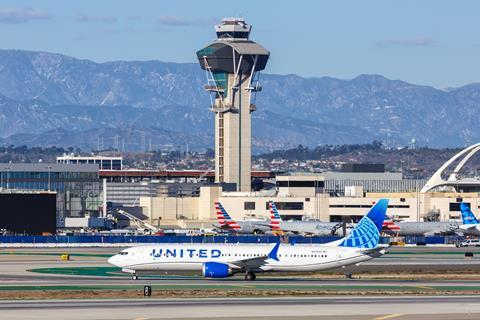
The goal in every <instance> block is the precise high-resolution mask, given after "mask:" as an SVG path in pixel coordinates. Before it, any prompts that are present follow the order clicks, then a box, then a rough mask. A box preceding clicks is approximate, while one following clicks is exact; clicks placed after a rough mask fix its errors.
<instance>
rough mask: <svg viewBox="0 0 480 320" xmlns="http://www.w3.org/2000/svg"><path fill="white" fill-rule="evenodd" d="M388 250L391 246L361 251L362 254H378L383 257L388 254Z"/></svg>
mask: <svg viewBox="0 0 480 320" xmlns="http://www.w3.org/2000/svg"><path fill="white" fill-rule="evenodd" d="M388 248H390V246H382V247H376V248H372V249H363V250H360V252H361V253H363V254H365V255H376V254H380V255H382V254H386V253H387V252H388Z"/></svg>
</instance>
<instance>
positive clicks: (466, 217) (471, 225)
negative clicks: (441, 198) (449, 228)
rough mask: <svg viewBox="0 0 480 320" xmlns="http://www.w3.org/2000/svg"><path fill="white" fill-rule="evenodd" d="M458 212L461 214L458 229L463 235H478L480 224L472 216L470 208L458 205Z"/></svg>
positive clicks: (479, 233)
mask: <svg viewBox="0 0 480 320" xmlns="http://www.w3.org/2000/svg"><path fill="white" fill-rule="evenodd" d="M460 211H461V212H462V224H461V225H460V226H459V227H458V228H459V230H460V231H461V232H462V233H463V234H465V235H473V236H479V235H480V222H479V221H478V220H477V218H476V217H475V215H474V214H473V212H472V210H471V209H470V207H469V206H468V205H467V204H466V203H464V202H462V203H460Z"/></svg>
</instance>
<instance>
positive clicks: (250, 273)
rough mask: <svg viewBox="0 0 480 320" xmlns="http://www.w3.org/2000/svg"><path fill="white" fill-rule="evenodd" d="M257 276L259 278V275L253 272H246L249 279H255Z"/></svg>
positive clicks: (246, 278)
mask: <svg viewBox="0 0 480 320" xmlns="http://www.w3.org/2000/svg"><path fill="white" fill-rule="evenodd" d="M256 278H257V276H256V275H255V273H253V272H247V273H245V280H247V281H255V279H256Z"/></svg>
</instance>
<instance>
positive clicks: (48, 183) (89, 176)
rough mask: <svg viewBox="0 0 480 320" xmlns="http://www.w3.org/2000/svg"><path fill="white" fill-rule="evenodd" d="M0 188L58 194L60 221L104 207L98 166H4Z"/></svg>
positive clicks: (2, 167)
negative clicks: (101, 199) (101, 198)
mask: <svg viewBox="0 0 480 320" xmlns="http://www.w3.org/2000/svg"><path fill="white" fill-rule="evenodd" d="M0 188H1V189H2V190H5V189H6V190H44V191H55V192H56V193H57V209H56V210H57V218H58V219H59V220H63V218H64V217H79V216H83V215H84V214H86V213H92V214H96V213H97V212H98V209H99V206H101V201H100V196H101V194H100V179H99V176H98V165H96V164H58V163H0Z"/></svg>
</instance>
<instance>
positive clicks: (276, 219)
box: [268, 201, 282, 231]
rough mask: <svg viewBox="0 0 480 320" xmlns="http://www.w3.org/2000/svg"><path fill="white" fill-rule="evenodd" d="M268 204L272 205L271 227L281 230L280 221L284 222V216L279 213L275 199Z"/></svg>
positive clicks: (273, 229) (274, 229)
mask: <svg viewBox="0 0 480 320" xmlns="http://www.w3.org/2000/svg"><path fill="white" fill-rule="evenodd" d="M268 206H269V207H270V228H271V229H272V231H281V230H282V229H281V228H280V222H282V217H280V214H279V213H278V210H277V206H276V205H275V203H274V202H273V201H270V202H269V203H268Z"/></svg>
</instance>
